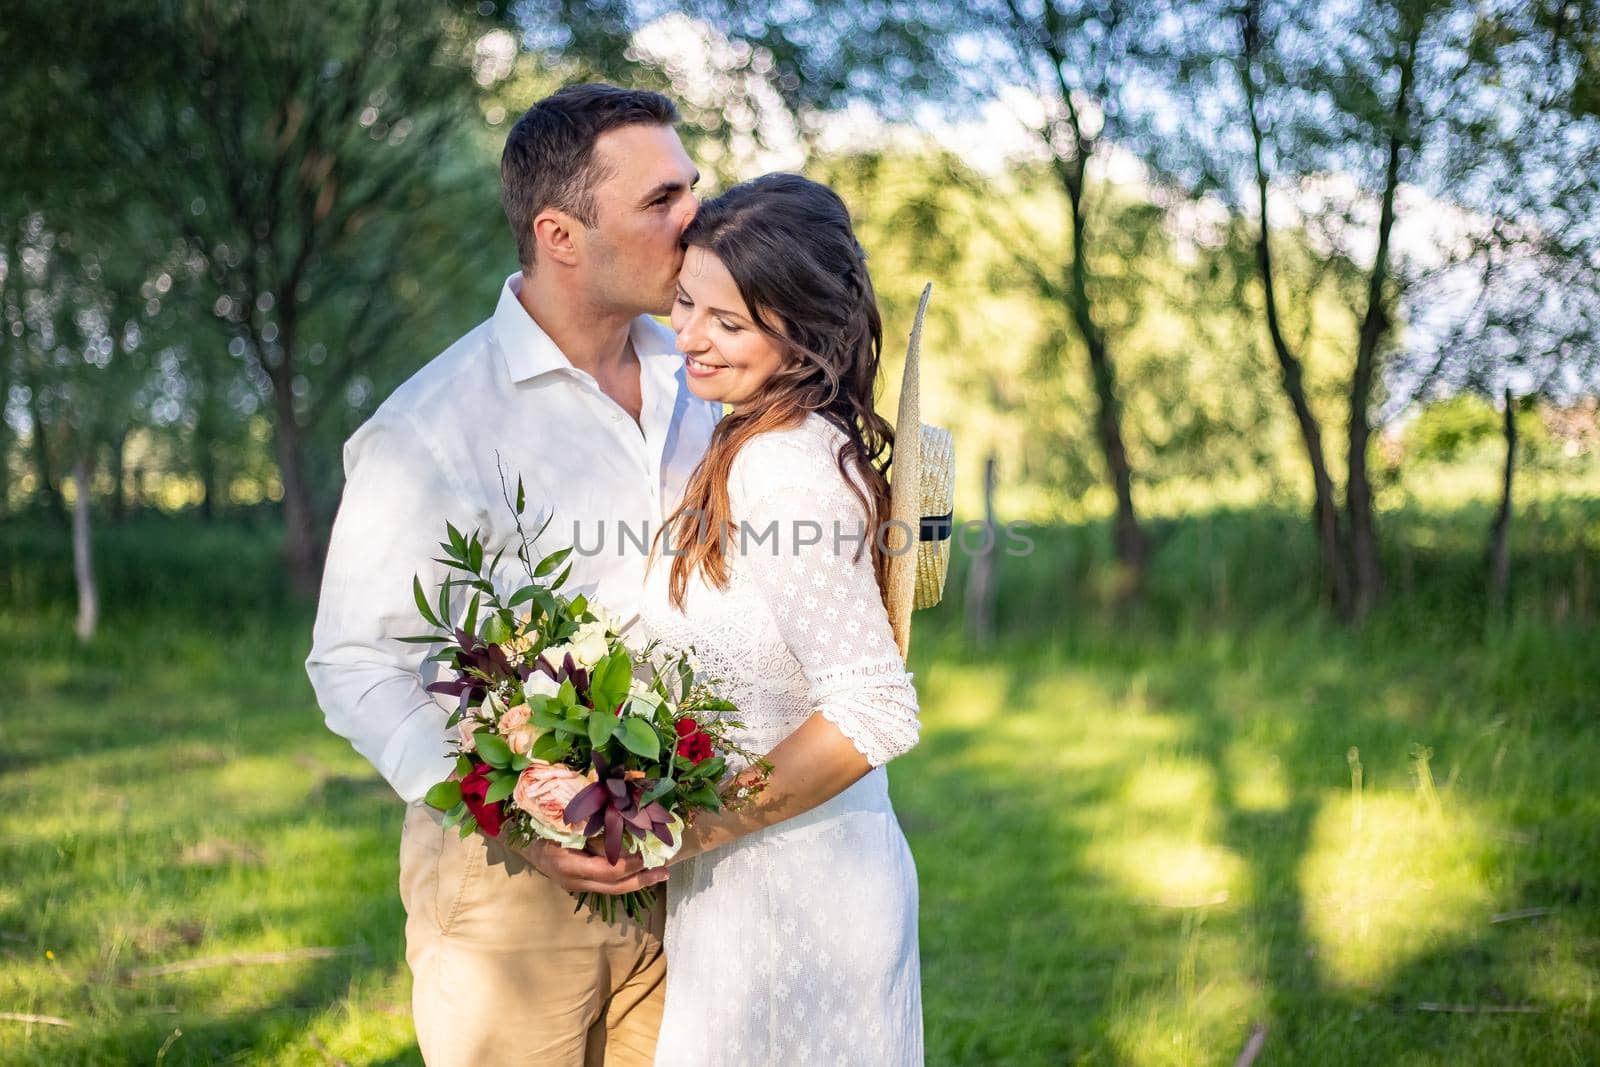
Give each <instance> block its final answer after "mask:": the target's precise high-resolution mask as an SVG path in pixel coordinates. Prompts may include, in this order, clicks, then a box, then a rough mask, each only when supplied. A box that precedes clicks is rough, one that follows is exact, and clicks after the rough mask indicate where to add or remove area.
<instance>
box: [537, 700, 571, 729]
mask: <svg viewBox="0 0 1600 1067" xmlns="http://www.w3.org/2000/svg"><path fill="white" fill-rule="evenodd" d="M528 706H529V707H530V708H531V707H533V705H532V704H529V705H528ZM528 721H529V722H530V723H532V724H533V725H534V726H537V727H538V728H539V729H541V730H562V729H570V728H571V727H569V726H568V725H567V720H566V719H565V718H564V717H563V716H562V715H560V714H559V713H557V712H555V711H552V710H550V708H549V706H548V705H547V706H545V707H543V708H540V709H539V710H538V711H535V712H532V713H531V714H530V715H529V716H528Z"/></svg>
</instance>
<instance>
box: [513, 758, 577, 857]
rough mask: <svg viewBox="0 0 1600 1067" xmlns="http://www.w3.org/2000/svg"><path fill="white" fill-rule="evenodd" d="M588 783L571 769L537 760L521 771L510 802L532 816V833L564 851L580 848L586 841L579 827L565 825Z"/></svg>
mask: <svg viewBox="0 0 1600 1067" xmlns="http://www.w3.org/2000/svg"><path fill="white" fill-rule="evenodd" d="M588 784H589V780H588V779H587V778H585V777H584V776H583V775H581V774H579V773H578V772H577V771H575V770H573V769H572V768H571V767H563V766H561V765H560V764H555V763H545V762H544V761H542V760H540V761H537V762H535V763H534V764H533V766H531V767H529V768H527V769H526V770H524V771H523V772H522V775H521V777H519V778H518V779H517V787H516V789H514V790H513V791H512V793H511V800H512V802H513V803H515V804H516V805H517V807H519V808H521V809H522V810H523V811H525V812H527V813H528V814H529V815H530V816H532V818H533V831H534V833H536V834H538V835H539V836H540V837H542V838H544V839H546V840H548V841H554V842H555V843H556V844H558V845H562V846H564V847H566V848H582V847H583V846H584V843H585V842H586V841H587V840H588V839H587V838H586V837H584V836H583V828H582V827H580V826H572V825H569V824H568V822H567V820H566V812H567V805H568V804H571V803H572V799H573V798H574V797H576V796H577V795H578V794H579V793H581V792H583V790H584V787H586V786H587V785H588Z"/></svg>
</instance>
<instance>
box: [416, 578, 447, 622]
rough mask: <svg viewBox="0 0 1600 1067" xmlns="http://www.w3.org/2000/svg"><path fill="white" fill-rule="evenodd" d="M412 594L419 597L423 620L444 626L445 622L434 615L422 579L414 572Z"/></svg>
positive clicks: (418, 602) (418, 608)
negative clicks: (423, 588) (424, 591)
mask: <svg viewBox="0 0 1600 1067" xmlns="http://www.w3.org/2000/svg"><path fill="white" fill-rule="evenodd" d="M411 594H412V595H413V596H415V597H416V598H417V610H418V611H420V612H421V613H422V618H423V620H424V621H425V622H427V623H428V624H429V625H430V626H438V627H443V626H444V623H442V622H440V621H439V619H438V617H437V616H436V615H434V613H433V609H432V608H430V607H428V598H427V596H426V594H424V593H423V591H422V579H421V578H419V577H417V576H416V575H414V574H413V575H412V576H411Z"/></svg>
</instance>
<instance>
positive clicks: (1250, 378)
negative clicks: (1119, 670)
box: [0, 0, 1600, 620]
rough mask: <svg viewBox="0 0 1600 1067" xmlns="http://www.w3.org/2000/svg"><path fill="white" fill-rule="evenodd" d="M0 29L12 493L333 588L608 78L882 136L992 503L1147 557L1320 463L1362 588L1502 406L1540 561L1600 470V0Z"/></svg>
mask: <svg viewBox="0 0 1600 1067" xmlns="http://www.w3.org/2000/svg"><path fill="white" fill-rule="evenodd" d="M0 45H4V46H5V47H7V49H8V51H9V54H11V55H13V56H18V57H25V58H23V59H22V60H21V61H20V62H19V63H17V64H14V70H13V72H12V75H11V76H10V77H8V79H7V80H6V83H5V84H4V86H0V113H3V116H4V121H5V128H6V129H7V131H8V135H9V138H10V142H11V145H10V147H11V149H12V150H11V151H8V152H7V153H6V155H5V158H4V161H3V162H0V183H3V184H0V327H3V329H0V397H3V399H4V418H3V419H0V509H3V514H4V515H5V517H6V520H7V521H8V522H9V521H20V522H33V523H46V524H56V528H57V529H59V531H60V532H61V535H62V536H63V537H64V536H65V535H66V533H67V531H68V529H69V527H68V525H67V523H68V519H69V516H70V515H71V513H72V511H73V509H74V508H76V509H77V510H78V528H79V532H80V540H81V542H82V545H81V552H80V557H81V562H82V564H83V565H84V567H85V570H84V571H83V573H84V574H85V575H88V574H92V569H88V567H87V565H88V564H89V563H90V562H92V548H91V541H92V538H91V536H90V534H91V531H92V529H93V528H94V526H95V524H96V523H106V522H115V521H120V520H121V518H122V517H123V516H125V515H127V514H129V513H134V512H139V513H143V512H149V511H161V512H181V513H192V514H193V516H194V517H195V518H196V520H210V519H213V518H215V517H216V516H218V515H225V514H231V515H234V516H236V517H238V518H240V519H250V520H252V521H255V520H257V519H259V520H264V521H266V522H267V523H269V524H270V525H272V526H274V527H276V528H277V529H278V530H279V531H280V534H281V545H282V559H283V566H284V576H285V580H286V582H287V584H288V585H289V586H290V587H291V588H292V589H294V590H296V591H298V593H299V594H300V595H301V596H309V595H310V594H311V593H312V592H313V591H314V589H315V587H316V582H317V578H318V570H319V553H320V539H321V537H322V536H323V531H324V529H325V526H326V523H327V522H328V520H329V519H330V518H331V515H332V510H333V507H334V505H335V503H336V501H337V498H338V492H339V488H340V477H341V476H340V456H339V448H340V444H341V442H342V440H343V439H344V438H345V437H346V436H347V435H348V434H349V432H350V431H351V430H353V429H354V427H355V426H357V425H359V423H360V422H361V421H362V420H363V419H364V418H365V417H366V416H367V415H369V414H370V413H371V411H372V410H373V409H374V407H375V406H376V405H377V404H378V403H380V402H381V401H382V399H383V398H384V397H385V396H386V395H387V394H388V392H389V391H390V390H391V389H392V388H393V387H394V386H395V385H396V384H397V383H398V382H399V381H401V380H403V379H404V378H405V377H406V376H407V375H409V374H410V373H412V372H413V371H414V370H415V369H416V368H417V367H419V366H420V365H421V364H422V363H423V362H425V361H426V360H427V359H429V358H431V357H432V356H433V355H434V354H436V353H437V352H439V351H440V350H442V349H443V348H444V347H445V346H446V345H447V344H448V343H449V342H450V341H451V340H452V339H453V338H454V337H456V336H458V335H459V334H460V333H462V332H463V331H465V330H466V329H468V328H470V327H471V326H472V325H473V324H474V323H476V322H478V321H480V320H481V319H482V318H483V317H485V316H486V315H487V314H488V313H489V311H490V310H491V307H492V300H493V298H494V292H495V289H496V287H497V286H498V285H499V284H500V283H501V281H502V280H503V278H504V276H505V275H506V274H508V273H509V272H510V271H511V270H513V269H514V264H515V260H514V256H513V250H512V249H513V246H512V243H511V241H510V238H509V235H508V234H506V233H505V232H504V223H503V219H502V216H501V214H500V210H499V205H498V195H497V162H498V151H499V144H500V142H501V139H502V138H503V136H504V132H505V131H506V130H507V129H508V128H509V124H510V123H511V122H514V121H515V119H516V117H517V116H518V114H519V113H520V110H521V109H522V108H523V107H525V106H526V105H527V104H528V103H529V102H531V101H532V100H533V99H536V98H537V97H538V96H539V95H542V94H543V93H546V92H548V91H550V90H552V89H554V88H555V87H557V86H559V85H560V84H562V83H564V82H567V81H571V80H575V79H581V78H608V79H612V80H616V81H623V82H630V83H634V84H640V85H646V86H650V87H653V88H658V89H662V90H664V91H666V92H669V93H671V94H672V95H673V96H674V97H675V98H676V99H678V100H679V101H680V102H681V104H682V109H683V112H684V115H685V118H686V123H685V126H684V134H685V139H686V141H687V142H688V144H689V146H690V150H691V152H693V153H694V154H695V155H696V156H697V158H699V159H700V160H701V162H702V164H703V169H704V171H705V172H706V174H707V175H708V177H709V178H710V183H711V185H712V187H713V190H714V188H715V186H717V185H718V184H723V185H725V184H727V183H728V182H731V181H734V180H737V179H738V178H740V177H743V176H748V175H751V174H754V173H759V172H761V171H764V170H772V169H804V170H807V171H808V172H810V173H812V174H814V175H816V176H818V177H819V178H822V179H824V180H828V181H830V182H832V183H833V184H835V185H836V186H837V187H838V188H839V189H840V190H841V192H843V193H844V195H845V196H846V198H847V199H848V200H849V201H850V203H851V204H852V207H853V209H854V210H855V212H856V214H857V217H858V220H859V225H860V228H861V233H862V239H863V243H864V244H865V246H866V247H867V249H868V251H869V254H870V255H871V257H872V264H873V269H874V276H875V280H876V282H877V285H878V289H879V292H880V296H881V298H882V301H883V304H884V308H885V312H886V314H887V317H888V321H889V323H890V325H891V331H892V332H893V333H896V334H898V333H902V332H903V330H904V329H905V328H906V327H907V326H908V325H909V323H908V322H907V318H908V315H909V312H910V308H911V303H910V302H911V301H912V300H914V299H915V296H916V293H917V292H918V291H919V290H920V288H921V283H922V281H923V280H925V279H929V278H931V279H933V280H934V281H935V283H936V297H935V302H934V314H933V319H932V321H931V322H930V324H929V336H928V345H929V351H930V352H931V353H933V355H934V358H933V359H932V360H931V361H930V363H931V366H930V367H929V368H928V376H929V377H930V378H931V379H932V380H931V381H930V382H929V385H928V389H929V392H930V393H931V394H932V395H931V397H930V401H929V406H930V407H931V408H932V412H933V415H934V417H936V418H938V419H940V420H941V421H943V422H946V423H948V424H950V425H951V426H953V427H954V428H955V430H956V432H957V435H958V438H959V439H960V440H961V441H962V449H961V462H962V471H961V501H962V503H961V505H960V507H961V509H962V510H963V511H964V512H965V513H967V514H968V515H970V516H973V517H977V516H979V515H980V514H981V513H982V510H983V509H982V506H981V503H980V501H981V497H980V493H979V489H980V486H981V485H982V484H983V483H984V481H985V473H986V471H989V470H991V469H992V470H993V472H994V477H995V478H996V481H997V486H996V491H995V500H996V501H997V502H998V509H999V518H1000V519H1002V520H1003V519H1006V518H1024V517H1025V518H1030V519H1035V520H1053V519H1063V518H1066V519H1072V520H1078V521H1083V520H1088V521H1094V522H1099V521H1101V520H1105V523H1106V525H1105V526H1104V530H1105V534H1106V537H1107V546H1108V551H1107V553H1106V556H1105V557H1104V559H1103V563H1104V566H1102V567H1099V568H1097V570H1096V575H1097V576H1096V578H1095V582H1096V584H1095V588H1094V590H1093V594H1094V595H1095V596H1096V597H1101V598H1103V599H1104V601H1105V602H1107V603H1116V602H1121V601H1124V600H1127V599H1130V598H1137V596H1138V595H1139V593H1140V591H1141V590H1142V589H1143V587H1144V584H1145V583H1144V581H1143V576H1144V575H1145V573H1146V572H1147V570H1148V568H1149V566H1150V565H1151V562H1152V561H1153V560H1155V559H1157V558H1159V555H1160V553H1161V552H1162V551H1163V549H1164V546H1165V545H1166V543H1167V539H1168V538H1169V537H1170V531H1169V530H1168V529H1167V527H1166V521H1167V520H1169V519H1170V518H1172V517H1173V516H1175V515H1179V514H1193V513H1199V512H1204V511H1207V510H1216V509H1219V508H1228V507H1244V508H1249V507H1279V506H1282V507H1288V508H1291V509H1294V510H1295V511H1296V512H1297V513H1299V514H1301V515H1303V516H1304V517H1305V520H1306V523H1307V526H1308V529H1309V531H1310V532H1311V534H1312V536H1314V539H1315V544H1316V546H1317V549H1316V557H1315V567H1314V577H1313V578H1312V581H1311V585H1312V591H1313V593H1314V594H1315V597H1316V599H1318V600H1320V602H1321V603H1322V604H1323V605H1324V606H1325V607H1326V608H1327V609H1329V610H1330V611H1332V612H1334V613H1335V614H1336V615H1337V616H1338V617H1340V618H1343V619H1348V620H1356V619H1360V618H1362V617H1363V616H1364V615H1366V614H1367V613H1369V612H1370V611H1371V610H1372V608H1373V606H1374V605H1375V604H1376V603H1378V601H1379V599H1380V597H1381V596H1382V595H1383V594H1384V591H1385V589H1386V588H1387V587H1388V586H1389V584H1390V583H1389V582H1388V581H1386V578H1387V577H1388V576H1387V575H1386V568H1387V567H1388V565H1389V564H1388V563H1386V560H1387V559H1388V555H1389V554H1388V553H1387V552H1386V550H1385V547H1384V543H1383V539H1382V536H1381V534H1382V529H1383V519H1384V515H1385V514H1386V512H1387V511H1388V510H1390V509H1392V508H1393V507H1398V506H1401V505H1402V504H1403V503H1404V501H1405V500H1406V499H1408V498H1409V497H1408V495H1409V494H1410V493H1411V492H1412V490H1413V487H1414V483H1416V484H1420V482H1418V481H1417V480H1418V479H1425V478H1426V477H1431V475H1424V474H1423V473H1422V472H1423V470H1424V468H1429V469H1431V468H1430V465H1431V464H1434V463H1436V462H1452V463H1459V462H1462V461H1463V459H1462V457H1463V456H1466V455H1469V454H1470V455H1473V456H1480V453H1481V449H1482V448H1483V447H1487V445H1475V444H1472V443H1471V442H1470V441H1467V440H1466V439H1465V438H1464V439H1463V444H1462V449H1461V450H1458V451H1457V452H1453V453H1451V456H1452V457H1453V458H1450V459H1447V460H1445V459H1441V458H1440V457H1441V453H1440V451H1439V449H1440V448H1441V447H1443V446H1441V445H1440V443H1439V442H1440V441H1441V440H1443V439H1446V438H1448V437H1449V436H1450V433H1451V431H1449V430H1448V429H1447V428H1448V426H1450V425H1454V424H1455V423H1460V424H1461V425H1462V426H1470V427H1472V430H1471V433H1472V434H1481V431H1482V429H1483V428H1484V427H1490V428H1492V430H1493V436H1494V437H1495V438H1496V439H1497V440H1498V441H1499V444H1498V445H1497V446H1496V447H1497V448H1499V449H1500V452H1499V454H1498V456H1497V458H1495V459H1494V460H1493V462H1492V466H1493V468H1494V471H1495V474H1494V478H1493V481H1492V484H1491V485H1490V487H1489V488H1490V492H1491V495H1492V496H1493V497H1494V499H1495V501H1496V504H1497V506H1498V512H1497V514H1498V518H1497V520H1496V522H1495V523H1494V525H1493V530H1492V531H1491V530H1489V529H1486V530H1485V531H1484V536H1485V539H1486V540H1485V552H1486V561H1487V562H1486V569H1485V581H1484V583H1483V597H1484V599H1485V602H1486V603H1487V602H1491V601H1504V599H1505V596H1506V593H1505V590H1506V585H1507V581H1508V578H1506V577H1504V576H1505V575H1508V574H1509V572H1510V550H1509V548H1508V547H1507V545H1508V541H1507V530H1509V529H1510V528H1511V520H1512V514H1513V507H1512V503H1513V499H1514V496H1515V491H1514V486H1516V485H1517V482H1516V480H1515V477H1514V472H1515V470H1516V469H1517V462H1518V456H1519V454H1520V455H1521V456H1522V457H1523V458H1524V459H1527V458H1528V457H1529V456H1530V455H1532V454H1530V453H1529V452H1528V451H1527V450H1528V448H1529V447H1530V443H1531V444H1532V447H1533V448H1534V450H1535V453H1537V456H1538V457H1539V462H1541V463H1544V464H1546V465H1547V467H1549V468H1550V469H1555V468H1556V467H1562V465H1563V464H1564V465H1565V466H1564V467H1562V469H1563V470H1566V471H1567V472H1568V474H1569V475H1570V476H1571V478H1573V479H1577V482H1579V483H1582V484H1592V481H1591V482H1584V481H1583V480H1584V479H1585V478H1591V479H1592V475H1593V470H1594V467H1593V452H1594V449H1595V438H1596V434H1595V432H1594V428H1593V423H1594V403H1593V398H1594V396H1595V395H1596V392H1597V391H1600V355H1597V353H1600V334H1597V329H1600V222H1597V221H1596V220H1597V219H1600V210H1597V209H1600V188H1597V182H1600V179H1597V177H1596V175H1597V174H1600V95H1597V90H1596V88H1595V86H1596V85H1597V84H1600V73H1597V68H1600V5H1596V4H1594V3H1593V2H1590V0H1579V2H1576V3H1571V2H1558V0H1537V2H1535V3H1511V2H1509V0H1508V2H1504V3H1493V2H1491V3H1487V4H1485V3H1472V4H1468V3H1464V2H1448V0H1426V2H1424V0H1366V2H1361V3H1353V2H1352V3H1335V4H1309V3H1297V2H1285V3H1275V2H1272V0H1214V2H1213V0H1205V2H1201V3H1194V4H1187V3H1186V4H1166V5H1147V4H1137V5H1124V4H1121V3H1118V2H1112V0H1095V2H1089V3H1082V4H1078V3H1067V2H1065V0H1043V2H1034V3H1020V2H1010V0H1007V2H1004V3H987V2H984V3H972V4H963V5H959V6H956V5H922V6H920V7H915V8H913V7H908V6H899V5H890V6H880V5H866V6H863V5H850V4H837V3H831V2H823V0H812V2H806V3H800V4H794V3H783V4H763V3H756V4H739V5H731V4H726V3H718V2H714V0H701V2H698V3H693V4H689V5H686V6H679V7H674V8H670V9H669V8H665V7H656V6H654V5H651V4H649V3H627V2H617V3H565V2H550V3H526V4H519V5H512V6H510V7H507V6H506V5H504V4H497V3H493V2H487V0H486V2H482V3H460V2H437V0H381V2H376V3H364V4H352V3H344V2H334V3H329V4H324V5H312V6H307V5H303V4H293V3H287V2H285V0H237V2H234V3H227V4H217V3H210V2H201V0H157V2H155V3H141V4H134V3H123V2H120V0H114V2H111V3H107V4H101V5H97V6H96V7H95V9H94V11H93V13H92V14H87V13H86V14H83V15H81V16H78V15H72V16H69V15H67V14H65V13H64V12H63V11H62V9H61V8H60V7H59V6H58V5H55V4H50V3H45V2H43V0H19V2H18V3H16V4H14V5H12V8H11V10H10V11H9V12H8V18H7V20H5V22H4V24H3V25H0ZM890 348H891V352H892V351H893V349H894V348H895V346H893V345H891V346H890ZM891 370H892V368H891ZM888 377H890V378H892V373H891V375H889V376H888ZM891 392H892V386H891ZM886 399H887V400H890V401H892V396H890V397H887V398H886ZM1496 409H1499V413H1497V412H1496ZM1428 426H1434V427H1435V428H1436V429H1435V430H1433V431H1430V432H1429V433H1428V434H1423V433H1421V432H1420V431H1419V430H1418V427H1428ZM1440 427H1443V429H1440ZM1519 427H1521V428H1522V430H1523V431H1524V432H1521V433H1517V430H1518V428H1519ZM1463 432H1465V431H1463ZM1514 434H1515V437H1513V435H1514ZM1424 440H1426V442H1428V443H1426V444H1423V443H1421V442H1423V441H1424ZM1472 440H1474V441H1476V440H1477V438H1475V437H1474V438H1473V439H1472ZM1541 442H1542V443H1541ZM1474 449H1478V451H1474ZM1518 449H1520V450H1521V452H1520V453H1519V451H1518ZM1569 453H1570V454H1569ZM991 456H992V457H993V458H994V460H995V462H994V464H993V467H992V468H990V466H989V465H988V464H987V462H986V461H987V460H988V459H989V458H990V457H991ZM1479 465H1480V467H1481V468H1482V469H1485V470H1487V469H1488V465H1490V461H1489V460H1488V459H1487V458H1484V457H1483V456H1480V460H1479ZM1474 477H1475V476H1474ZM1463 484H1465V483H1463ZM1473 484H1474V485H1476V484H1478V483H1477V482H1473ZM1491 533H1492V537H1491ZM1076 573H1078V572H1077V571H1075V570H1074V569H1073V568H1072V567H1071V566H1068V565H1067V564H1065V563H1064V564H1063V567H1062V571H1061V574H1062V579H1061V581H1062V582H1063V583H1064V585H1065V583H1068V582H1070V581H1074V580H1076V579H1074V578H1072V577H1071V575H1073V574H1076ZM89 610H90V609H89V607H88V606H87V605H86V607H85V611H89ZM980 614H982V613H980Z"/></svg>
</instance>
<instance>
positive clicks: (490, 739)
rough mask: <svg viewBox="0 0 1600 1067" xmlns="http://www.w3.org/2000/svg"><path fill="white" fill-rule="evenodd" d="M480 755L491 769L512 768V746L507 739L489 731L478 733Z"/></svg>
mask: <svg viewBox="0 0 1600 1067" xmlns="http://www.w3.org/2000/svg"><path fill="white" fill-rule="evenodd" d="M477 737H478V755H480V756H482V757H483V759H484V762H485V763H487V764H489V766H491V767H497V768H504V767H509V766H511V746H510V745H508V744H506V743H505V739H504V738H501V737H499V736H498V735H496V734H491V733H489V732H488V731H487V730H480V731H479V732H478V735H477Z"/></svg>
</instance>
